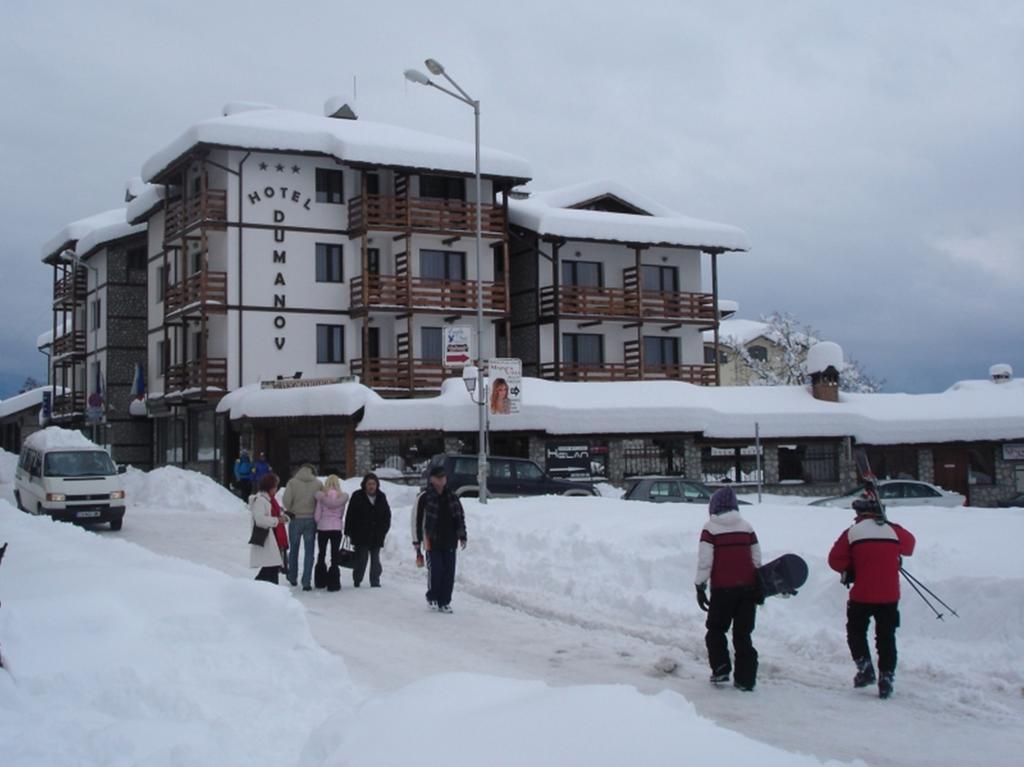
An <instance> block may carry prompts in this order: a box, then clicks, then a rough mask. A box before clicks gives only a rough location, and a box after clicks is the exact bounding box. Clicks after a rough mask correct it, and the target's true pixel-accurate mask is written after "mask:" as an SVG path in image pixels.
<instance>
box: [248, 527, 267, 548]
mask: <svg viewBox="0 0 1024 767" xmlns="http://www.w3.org/2000/svg"><path fill="white" fill-rule="evenodd" d="M268 535H270V528H269V527H260V526H258V525H256V524H253V526H252V533H250V535H249V543H250V544H251V545H253V546H262V545H263V544H264V543H266V542H267V536H268Z"/></svg>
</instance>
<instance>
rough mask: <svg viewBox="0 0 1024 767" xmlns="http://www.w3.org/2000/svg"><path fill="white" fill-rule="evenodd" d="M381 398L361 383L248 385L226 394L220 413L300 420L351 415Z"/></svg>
mask: <svg viewBox="0 0 1024 767" xmlns="http://www.w3.org/2000/svg"><path fill="white" fill-rule="evenodd" d="M378 400H381V397H380V396H379V395H377V394H376V393H375V392H373V391H372V390H371V389H369V388H367V387H365V386H363V385H362V384H359V383H338V384H326V385H323V386H296V387H291V388H287V389H264V388H262V387H261V385H260V384H248V385H246V386H242V387H240V388H238V389H235V390H234V391H232V392H230V393H228V394H226V395H225V396H224V397H222V398H221V400H220V402H218V403H217V412H218V413H228V414H229V417H230V418H232V419H237V418H299V417H302V416H318V415H352V414H353V413H355V412H356V411H357V410H359V409H360V408H362V407H365V406H366V404H367V402H377V401H378Z"/></svg>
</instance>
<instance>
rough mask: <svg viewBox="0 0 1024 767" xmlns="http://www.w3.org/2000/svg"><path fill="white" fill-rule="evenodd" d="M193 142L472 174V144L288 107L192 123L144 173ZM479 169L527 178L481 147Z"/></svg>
mask: <svg viewBox="0 0 1024 767" xmlns="http://www.w3.org/2000/svg"><path fill="white" fill-rule="evenodd" d="M196 144H211V145H214V146H229V147H241V148H244V149H271V150H282V151H294V152H320V153H323V154H326V155H330V156H333V157H337V158H338V159H340V160H344V161H345V162H359V163H370V164H373V165H389V166H394V167H406V168H423V169H430V170H446V171H451V172H455V173H472V172H473V169H474V160H473V158H474V147H473V144H471V143H467V142H465V141H456V140H454V139H449V138H445V137H443V136H432V135H430V134H429V133H422V132H420V131H417V130H412V129H410V128H402V127H399V126H396V125H387V124H384V123H375V122H368V121H366V120H335V119H332V118H330V117H321V116H320V115H315V114H308V113H304V112H294V111H291V110H287V109H249V110H246V111H240V112H233V113H232V114H229V115H225V116H222V117H215V118H213V119H209V120H203V121H202V122H198V123H194V124H193V125H192V126H190V127H189V128H188V129H187V130H186V131H185V132H184V133H182V134H181V135H180V136H179V137H178V138H177V139H175V140H174V141H172V142H171V143H170V144H168V145H167V146H166V147H164V148H163V149H161V150H160V151H159V152H157V153H156V154H155V155H153V156H152V157H150V158H149V159H148V160H147V161H146V163H145V165H143V167H142V178H143V179H145V180H146V181H152V180H153V179H154V178H156V177H158V176H159V175H160V174H161V173H162V172H163V171H164V170H165V169H166V168H167V167H168V166H169V165H170V164H171V163H173V162H174V161H175V160H176V159H177V158H179V157H180V156H181V155H183V154H185V153H186V152H188V151H189V150H190V149H191V148H192V147H194V146H195V145H196ZM480 168H481V172H482V173H483V174H484V175H487V176H510V177H512V178H519V179H525V178H529V177H530V175H531V171H530V165H529V163H528V162H527V161H526V160H524V159H522V158H520V157H516V156H515V155H512V154H509V153H507V152H502V151H499V150H496V149H490V148H488V147H481V149H480Z"/></svg>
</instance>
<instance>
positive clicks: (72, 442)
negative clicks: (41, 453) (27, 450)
mask: <svg viewBox="0 0 1024 767" xmlns="http://www.w3.org/2000/svg"><path fill="white" fill-rule="evenodd" d="M25 444H26V445H28V446H29V447H32V448H35V449H36V450H54V449H60V448H96V449H101V448H100V447H99V445H97V444H95V443H94V442H90V441H89V440H88V439H86V437H85V436H84V435H83V434H82V432H80V431H74V430H72V429H62V428H60V427H59V426H47V427H46V428H45V429H41V430H40V431H37V432H33V433H32V434H30V435H29V436H28V437H26V438H25Z"/></svg>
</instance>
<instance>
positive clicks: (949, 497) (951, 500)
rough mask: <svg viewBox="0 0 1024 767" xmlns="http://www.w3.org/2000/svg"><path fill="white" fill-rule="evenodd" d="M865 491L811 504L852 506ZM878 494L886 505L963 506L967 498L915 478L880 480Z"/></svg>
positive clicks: (838, 506)
mask: <svg viewBox="0 0 1024 767" xmlns="http://www.w3.org/2000/svg"><path fill="white" fill-rule="evenodd" d="M863 493H864V486H863V485H862V486H860V487H858V488H856V489H855V490H851V491H850V492H849V493H845V494H844V495H836V496H832V497H831V498H822V499H821V500H820V501H814V502H813V503H812V504H811V506H834V507H837V508H846V509H848V508H850V506H851V505H852V504H853V502H854V501H855V500H857V499H858V498H860V496H861V495H862V494H863ZM878 496H879V498H880V499H881V500H882V503H884V504H885V505H886V506H963V505H964V502H965V501H966V500H967V499H966V498H964V496H962V495H960V493H952V492H950V491H949V490H943V489H942V488H941V487H938V486H937V485H932V484H929V483H928V482H919V481H917V480H914V479H883V480H879V482H878Z"/></svg>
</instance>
